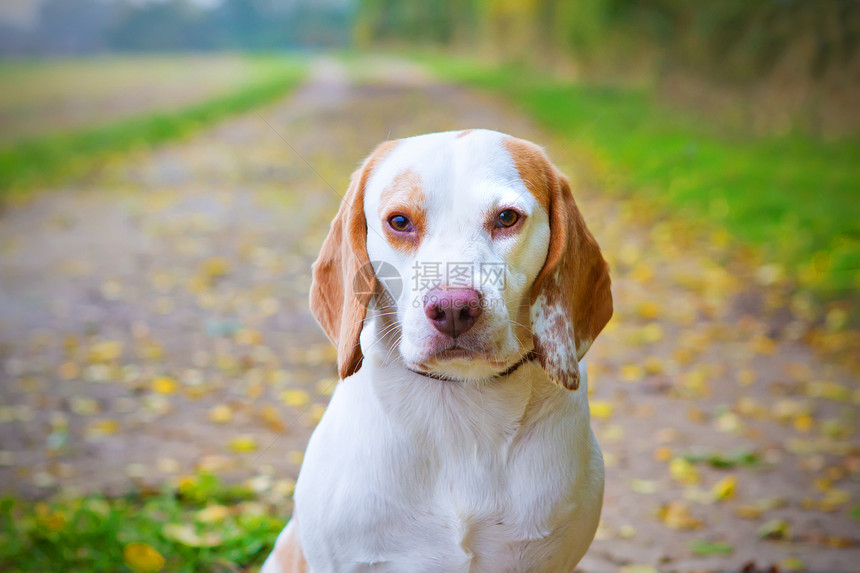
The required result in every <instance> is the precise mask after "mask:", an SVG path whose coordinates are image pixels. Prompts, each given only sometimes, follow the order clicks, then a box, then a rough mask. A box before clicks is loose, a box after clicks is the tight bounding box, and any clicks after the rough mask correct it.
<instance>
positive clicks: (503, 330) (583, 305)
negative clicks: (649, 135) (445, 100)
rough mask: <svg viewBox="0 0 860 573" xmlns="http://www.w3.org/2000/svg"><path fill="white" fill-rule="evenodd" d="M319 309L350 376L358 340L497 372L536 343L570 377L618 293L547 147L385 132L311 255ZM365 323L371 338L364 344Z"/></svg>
mask: <svg viewBox="0 0 860 573" xmlns="http://www.w3.org/2000/svg"><path fill="white" fill-rule="evenodd" d="M368 307H369V308H370V309H371V310H370V311H368ZM311 309H312V311H313V313H314V315H315V316H316V318H317V320H318V321H319V323H320V324H321V325H322V327H323V329H324V330H325V331H326V334H327V335H328V336H329V338H331V340H332V341H333V342H334V343H335V345H336V346H337V349H338V369H339V373H340V376H341V377H342V378H345V377H347V376H350V375H351V374H354V373H355V372H356V371H358V369H359V368H360V367H361V363H362V359H363V356H364V353H363V350H364V351H368V352H379V353H380V355H381V356H383V357H386V359H387V358H389V357H392V356H394V357H395V358H396V359H398V360H402V361H403V363H404V364H405V366H406V367H407V368H410V369H412V370H415V371H418V372H424V373H427V374H431V375H435V376H440V377H444V378H450V379H456V380H485V379H488V378H492V377H493V376H495V375H497V374H499V373H500V372H504V371H505V370H507V369H508V368H509V367H511V366H512V365H514V364H516V363H517V362H519V361H520V360H521V359H522V358H523V356H525V355H526V354H527V353H528V352H530V351H532V350H534V351H535V353H536V355H537V359H538V360H539V361H540V364H541V366H542V367H543V369H544V370H545V371H546V373H547V375H548V376H549V377H550V378H551V379H552V380H553V381H555V382H556V383H557V384H559V385H561V386H563V387H565V388H568V389H571V390H575V389H576V388H577V387H578V385H579V361H580V360H581V359H582V357H583V356H584V355H585V353H586V352H587V351H588V348H589V347H590V346H591V343H592V342H593V341H594V339H595V337H596V336H597V335H598V333H599V332H600V331H601V330H602V329H603V327H604V326H605V325H606V323H607V322H608V321H609V318H610V317H611V316H612V296H611V293H610V281H609V272H608V265H607V264H606V261H605V260H604V259H603V256H602V255H601V253H600V248H599V247H598V245H597V242H596V241H595V240H594V237H593V236H592V235H591V233H590V232H589V230H588V229H587V228H586V225H585V221H584V219H583V217H582V215H581V213H580V212H579V209H578V208H577V206H576V202H575V201H574V199H573V196H572V194H571V190H570V184H569V183H568V180H567V178H566V177H564V175H562V174H561V173H560V172H559V171H558V169H557V168H556V167H555V166H554V165H553V164H552V163H551V162H550V161H549V159H548V158H547V156H546V154H545V153H544V152H543V150H542V149H541V148H540V147H538V146H537V145H535V144H533V143H530V142H527V141H525V140H521V139H517V138H514V137H510V136H507V135H504V134H501V133H498V132H494V131H487V130H467V131H462V132H446V133H435V134H429V135H422V136H418V137H412V138H408V139H403V140H398V141H390V142H386V143H384V144H382V145H381V146H379V147H378V148H377V149H376V150H375V151H374V152H373V153H372V154H371V155H370V157H368V159H367V160H365V162H364V164H363V165H362V166H361V168H360V169H358V170H357V171H356V172H355V173H354V174H353V176H352V182H351V184H350V187H349V190H348V191H347V194H346V196H345V197H344V200H343V202H342V204H341V207H340V210H339V211H338V213H337V215H336V216H335V219H334V221H333V222H332V226H331V231H330V232H329V235H328V237H327V238H326V240H325V243H324V244H323V247H322V250H321V252H320V256H319V258H318V259H317V261H316V263H315V264H314V267H313V284H312V287H311ZM371 326H372V327H373V328H374V329H375V337H374V342H373V346H374V348H372V349H371V348H367V349H362V347H361V344H360V342H359V335H360V334H361V331H362V329H363V328H365V327H368V328H370V327H371Z"/></svg>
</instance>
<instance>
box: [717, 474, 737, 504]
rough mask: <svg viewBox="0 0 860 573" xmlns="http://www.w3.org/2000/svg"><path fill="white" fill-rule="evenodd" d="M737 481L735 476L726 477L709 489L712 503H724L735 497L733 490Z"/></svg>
mask: <svg viewBox="0 0 860 573" xmlns="http://www.w3.org/2000/svg"><path fill="white" fill-rule="evenodd" d="M737 483H738V480H737V478H735V476H726V477H724V478H723V479H721V480H720V481H718V482H717V483H715V484H714V487H712V488H711V495H712V496H713V499H714V501H725V500H727V499H732V498H733V497H734V496H735V488H736V486H737Z"/></svg>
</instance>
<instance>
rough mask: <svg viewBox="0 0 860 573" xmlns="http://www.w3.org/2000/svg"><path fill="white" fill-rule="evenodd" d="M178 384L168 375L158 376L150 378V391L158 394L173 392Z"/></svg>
mask: <svg viewBox="0 0 860 573" xmlns="http://www.w3.org/2000/svg"><path fill="white" fill-rule="evenodd" d="M178 386H179V385H178V384H177V383H176V380H174V379H173V378H170V377H169V376H159V377H158V378H154V379H153V380H152V391H153V392H157V393H158V394H175V393H176V389H177V388H178Z"/></svg>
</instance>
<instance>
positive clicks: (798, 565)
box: [779, 557, 806, 571]
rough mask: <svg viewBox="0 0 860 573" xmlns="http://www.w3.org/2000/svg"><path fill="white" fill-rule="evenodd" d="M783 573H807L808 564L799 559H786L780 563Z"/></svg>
mask: <svg viewBox="0 0 860 573" xmlns="http://www.w3.org/2000/svg"><path fill="white" fill-rule="evenodd" d="M779 570H781V571H806V563H805V562H804V561H803V559H800V558H799V557H786V558H785V559H783V560H782V561H780V562H779Z"/></svg>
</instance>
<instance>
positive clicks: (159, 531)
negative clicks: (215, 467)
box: [0, 474, 291, 573]
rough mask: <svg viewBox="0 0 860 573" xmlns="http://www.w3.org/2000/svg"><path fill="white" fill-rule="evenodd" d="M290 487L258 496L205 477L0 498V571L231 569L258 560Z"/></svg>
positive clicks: (273, 534) (274, 532) (266, 549)
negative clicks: (110, 490)
mask: <svg viewBox="0 0 860 573" xmlns="http://www.w3.org/2000/svg"><path fill="white" fill-rule="evenodd" d="M290 493H291V492H282V496H281V497H279V498H278V499H266V500H264V499H260V496H259V495H258V494H256V493H254V492H253V491H251V490H250V489H249V488H248V487H246V486H241V485H235V486H228V485H225V484H223V483H222V482H220V481H219V480H218V479H217V478H216V477H215V476H213V475H211V474H199V475H196V476H190V477H186V478H184V479H183V480H181V481H180V483H179V485H178V487H172V486H164V488H163V489H162V490H160V491H157V492H138V493H133V494H129V495H125V496H121V497H105V496H102V495H89V496H85V497H80V498H72V499H67V498H62V497H59V498H55V499H52V500H50V501H30V500H21V499H14V498H2V499H0V570H3V571H6V572H9V573H15V572H21V573H23V572H25V571H67V572H69V573H72V572H80V573H84V572H90V571H138V572H142V571H153V572H154V571H162V570H167V571H187V572H189V573H197V572H205V571H235V570H237V569H236V568H237V567H247V566H251V565H260V564H262V562H263V561H264V560H265V558H266V556H267V555H268V554H269V552H270V551H271V550H272V546H273V544H274V542H275V538H276V537H277V535H278V532H279V531H280V530H281V529H282V528H283V526H284V520H283V518H282V517H280V516H279V514H280V513H281V512H282V510H283V506H284V505H285V504H286V503H287V502H286V497H287V496H288V495H289V494H290Z"/></svg>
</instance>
